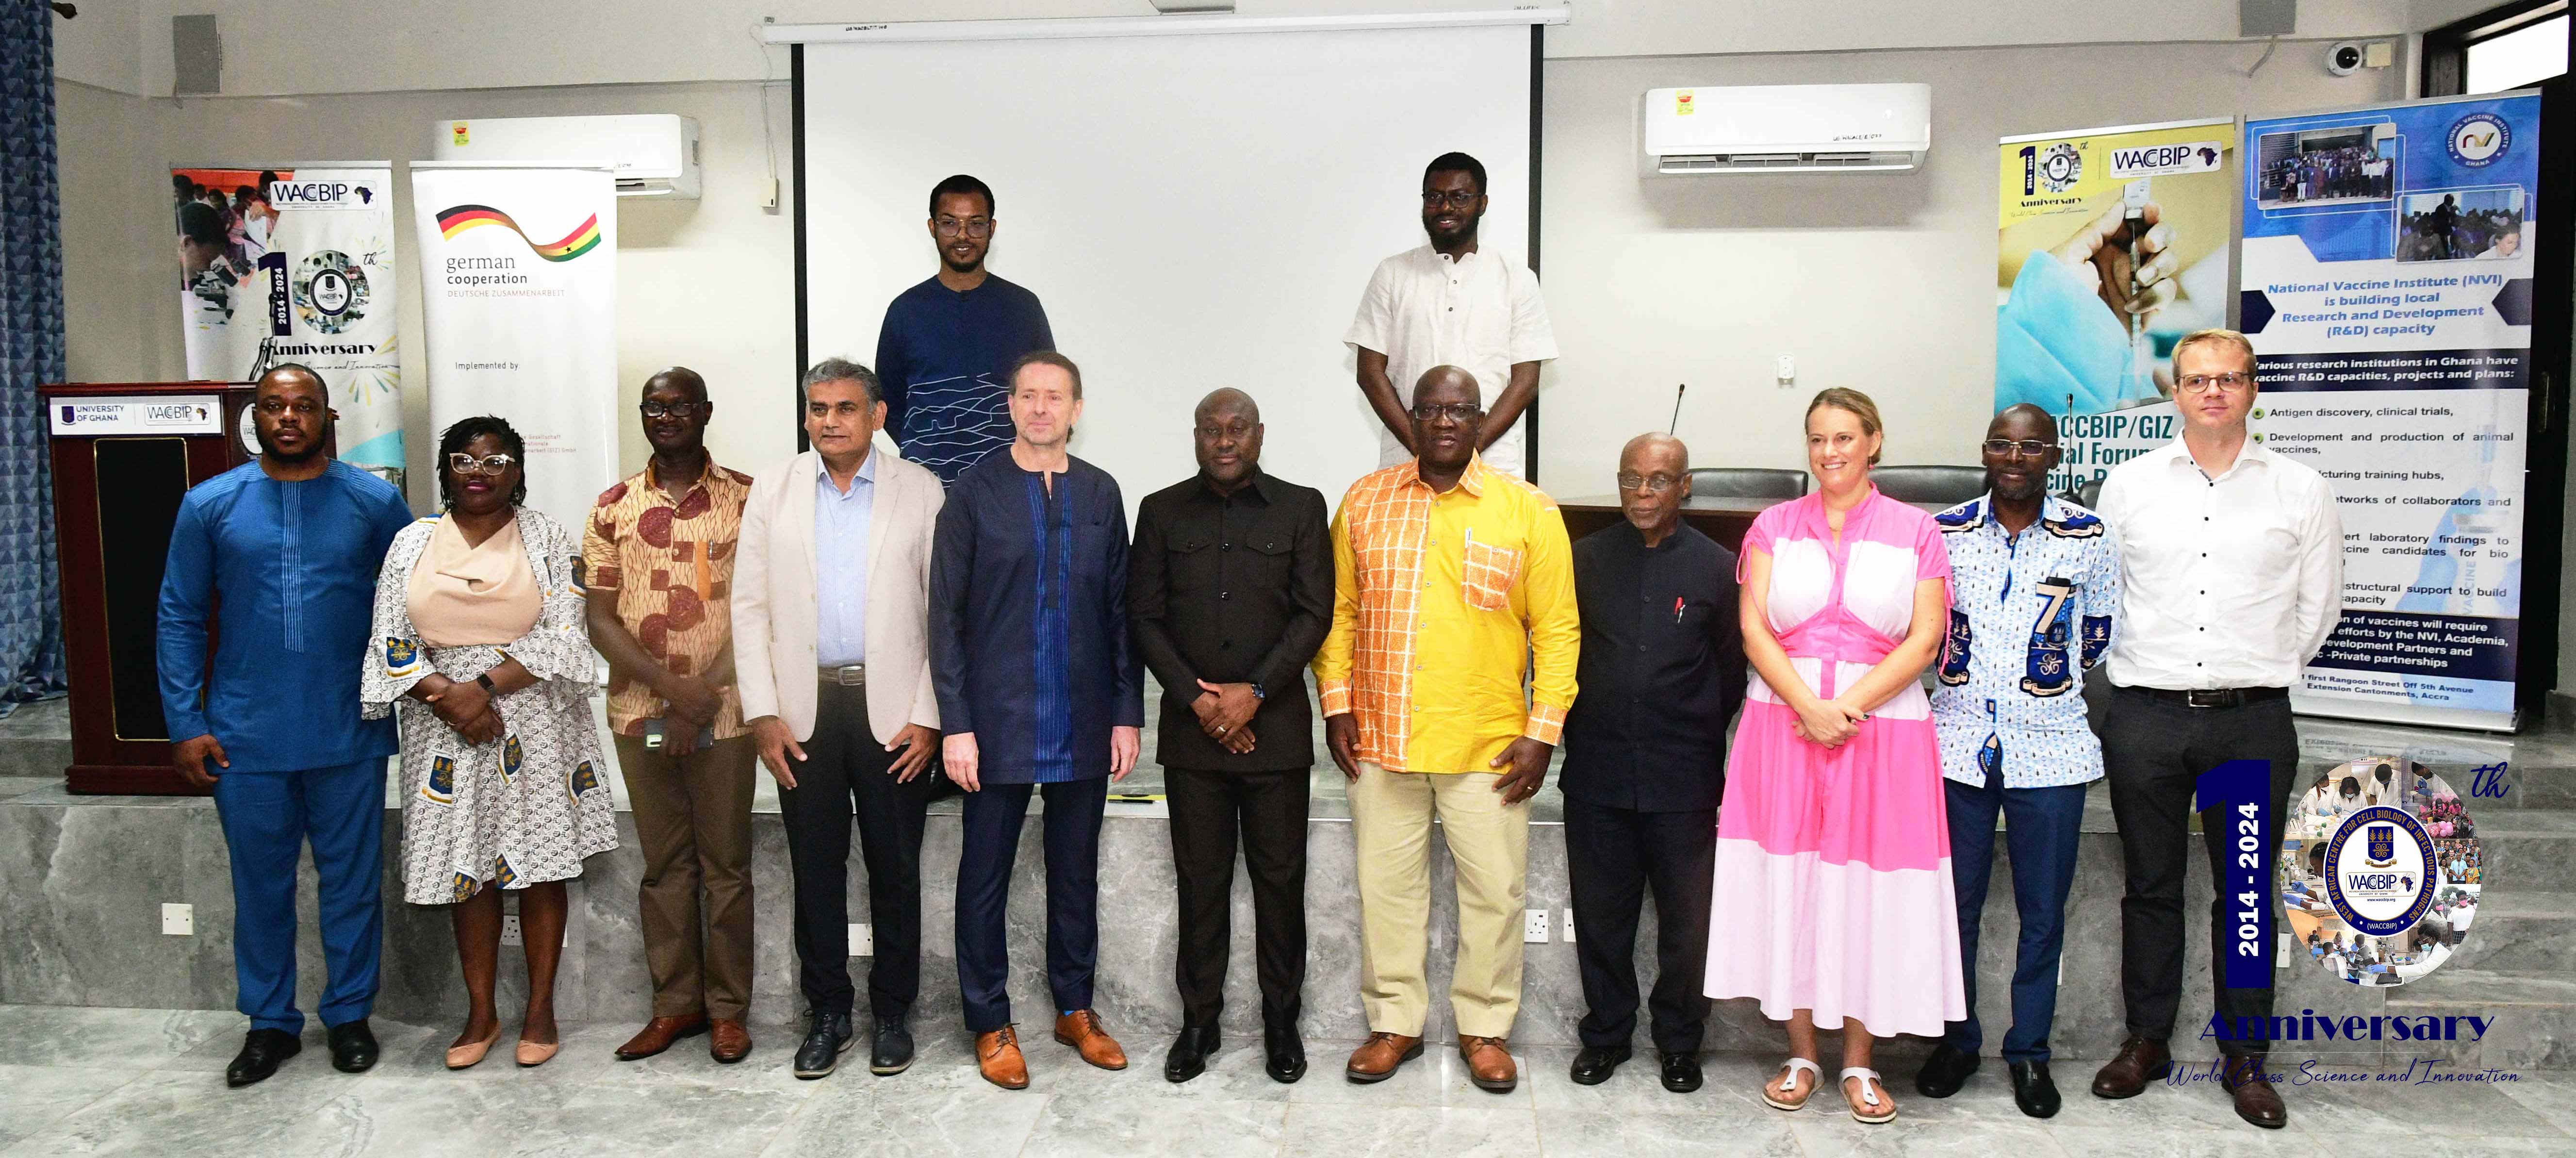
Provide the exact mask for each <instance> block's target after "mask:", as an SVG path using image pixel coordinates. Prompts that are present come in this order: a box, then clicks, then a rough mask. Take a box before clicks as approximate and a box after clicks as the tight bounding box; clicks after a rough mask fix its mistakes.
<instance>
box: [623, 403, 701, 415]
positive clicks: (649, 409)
mask: <svg viewBox="0 0 2576 1158" xmlns="http://www.w3.org/2000/svg"><path fill="white" fill-rule="evenodd" d="M706 408H707V404H706V403H704V402H647V403H645V404H643V405H641V406H638V407H636V408H635V409H636V410H638V411H641V412H642V413H643V415H644V417H646V418H662V417H665V416H667V417H671V418H689V417H692V416H694V415H696V414H697V413H698V412H699V411H702V410H705V409H706Z"/></svg>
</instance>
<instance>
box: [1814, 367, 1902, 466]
mask: <svg viewBox="0 0 2576 1158" xmlns="http://www.w3.org/2000/svg"><path fill="white" fill-rule="evenodd" d="M1826 407H1832V408H1833V409H1836V410H1840V411H1842V412H1843V413H1845V414H1849V415H1851V416H1852V417H1854V418H1857V419H1860V429H1861V433H1863V434H1879V433H1881V432H1882V431H1881V428H1880V426H1879V422H1878V403H1875V402H1872V401H1870V400H1869V395H1867V394H1863V393H1861V392H1860V391H1858V390H1852V389H1848V388H1846V387H1842V386H1828V387H1826V388H1824V389H1822V390H1819V391H1817V392H1816V398H1815V401H1813V402H1809V403H1807V416H1808V417H1810V418H1812V417H1814V416H1815V413H1816V412H1817V411H1819V410H1823V409H1825V408H1826ZM1879 449H1880V450H1885V449H1886V444H1885V443H1884V442H1881V443H1880V445H1879ZM1869 465H1871V466H1877V465H1878V451H1871V452H1870V455H1869Z"/></svg>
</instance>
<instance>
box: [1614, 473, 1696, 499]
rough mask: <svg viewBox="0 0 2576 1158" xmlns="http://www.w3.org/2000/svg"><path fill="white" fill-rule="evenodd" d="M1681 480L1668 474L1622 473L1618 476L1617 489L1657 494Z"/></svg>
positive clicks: (1671, 487) (1669, 488)
mask: <svg viewBox="0 0 2576 1158" xmlns="http://www.w3.org/2000/svg"><path fill="white" fill-rule="evenodd" d="M1681 481H1682V480H1680V479H1677V478H1674V477H1673V476H1671V475H1668V474H1623V475H1620V476H1619V489H1620V490H1623V491H1640V492H1643V493H1645V494H1650V495H1659V494H1662V493H1664V492H1665V491H1668V490H1671V489H1673V486H1674V484H1677V483H1679V482H1681Z"/></svg>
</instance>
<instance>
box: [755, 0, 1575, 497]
mask: <svg viewBox="0 0 2576 1158" xmlns="http://www.w3.org/2000/svg"><path fill="white" fill-rule="evenodd" d="M1569 19H1570V14H1569V13H1568V12H1567V10H1566V9H1563V8H1552V9H1532V10H1522V11H1510V12H1499V13H1497V12H1458V13H1433V14H1424V15H1421V16H1418V17H1415V16H1367V17H1260V18H1250V17H1237V16H1224V15H1206V16H1198V15H1193V16H1174V17H1108V18H1102V19H1098V20H1089V19H1083V20H962V21H924V22H920V23H921V25H922V26H924V27H928V26H941V27H944V28H947V29H949V30H950V34H949V35H944V36H933V35H913V34H906V35H894V34H893V33H892V30H893V29H894V28H897V27H908V26H897V25H773V26H769V27H766V28H763V29H762V30H761V33H762V39H763V40H764V41H765V42H768V43H773V44H776V43H784V44H786V45H787V47H788V50H787V69H788V80H787V106H788V118H787V119H788V129H787V131H788V135H789V138H790V139H789V141H788V158H789V170H790V172H789V177H788V188H789V195H790V199H791V200H792V201H793V202H794V204H793V207H792V209H791V211H790V218H791V221H790V224H789V228H790V230H791V231H792V232H793V233H794V234H795V245H794V262H793V264H794V276H795V278H796V292H795V302H796V365H795V367H794V369H793V371H792V372H791V374H790V378H789V380H790V381H793V382H797V383H799V385H798V386H797V388H796V389H793V390H791V391H789V393H788V399H787V401H788V409H789V421H790V422H791V423H792V424H793V426H794V428H795V432H796V450H797V453H799V454H802V453H804V452H805V451H807V450H811V449H813V443H812V442H811V440H809V439H807V438H806V436H805V403H804V400H803V398H802V397H801V395H802V393H803V386H802V382H803V379H804V376H805V367H807V366H809V365H812V364H813V362H812V358H813V351H812V349H811V346H810V344H809V343H810V339H809V338H808V337H807V317H808V313H807V299H808V290H807V288H806V285H807V282H806V273H807V243H806V222H805V46H806V45H807V44H809V43H825V42H831V41H848V40H901V41H923V40H942V39H946V40H955V39H975V38H997V37H1000V36H1002V35H1004V34H1005V33H1007V32H1012V31H1016V32H1017V33H1018V35H1020V36H1023V37H1027V38H1032V39H1034V38H1038V37H1041V36H1046V35H1056V36H1073V35H1091V36H1107V35H1137V34H1160V35H1170V34H1175V33H1203V32H1247V31H1255V32H1273V31H1276V32H1284V31H1314V30H1320V29H1339V28H1352V29H1357V28H1422V27H1471V26H1478V25H1490V24H1501V23H1513V24H1527V25H1529V38H1530V55H1529V68H1530V73H1529V86H1530V87H1529V192H1528V197H1529V222H1528V231H1529V237H1528V239H1527V240H1526V241H1525V243H1524V250H1523V251H1524V252H1525V253H1526V254H1527V259H1526V260H1527V263H1528V265H1529V270H1530V273H1531V274H1533V275H1537V274H1539V256H1540V255H1539V233H1540V230H1539V222H1540V220H1541V214H1540V209H1541V206H1540V204H1539V194H1540V184H1541V182H1540V179H1539V175H1540V173H1541V172H1542V166H1541V157H1540V147H1541V145H1542V144H1543V143H1544V142H1545V138H1546V133H1545V124H1544V110H1545V108H1546V104H1547V100H1546V81H1547V29H1548V26H1549V25H1552V24H1564V23H1567V21H1568V20H1569ZM1121 21H1141V22H1145V23H1148V24H1152V25H1155V26H1156V27H1154V28H1151V29H1146V28H1143V27H1141V26H1130V27H1128V28H1127V29H1126V31H1123V32H1109V31H1105V30H1101V31H1088V32H1079V33H1076V32H1055V33H1045V32H1040V31H1037V30H1035V27H1034V26H1039V25H1087V26H1099V25H1107V24H1113V23H1116V22H1121ZM1247 21H1251V22H1257V23H1258V24H1259V25H1260V26H1258V27H1250V26H1247V23H1246V22H1247ZM1183 22H1188V23H1189V24H1190V25H1192V26H1191V27H1182V26H1181V25H1182V24H1183ZM986 25H1013V26H1021V27H1020V28H1019V29H1016V30H1013V29H1002V30H996V31H993V32H989V33H982V34H980V35H977V36H968V35H964V34H962V33H964V31H965V30H967V29H969V28H970V27H981V26H986ZM1541 284H1542V285H1543V284H1545V282H1544V278H1542V281H1541ZM1351 387H1352V389H1358V387H1359V384H1358V383H1357V382H1353V383H1352V384H1351ZM1539 402H1540V398H1539V395H1538V394H1532V395H1531V397H1530V403H1529V408H1528V409H1527V410H1526V411H1524V412H1523V413H1522V415H1521V428H1522V433H1521V447H1522V465H1521V477H1522V478H1524V479H1527V480H1529V482H1530V484H1531V485H1533V486H1538V485H1541V484H1540V482H1539V477H1538V462H1539V457H1538V441H1539ZM888 437H892V436H891V435H889V436H888ZM1334 501H1335V502H1336V503H1338V502H1339V501H1340V500H1339V497H1338V496H1335V499H1334Z"/></svg>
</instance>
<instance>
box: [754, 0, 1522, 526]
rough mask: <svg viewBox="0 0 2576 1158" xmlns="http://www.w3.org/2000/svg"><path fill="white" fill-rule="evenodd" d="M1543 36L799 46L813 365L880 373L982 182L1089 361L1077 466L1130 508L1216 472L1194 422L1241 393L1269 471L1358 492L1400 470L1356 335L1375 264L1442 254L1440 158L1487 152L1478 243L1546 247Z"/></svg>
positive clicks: (1406, 33)
mask: <svg viewBox="0 0 2576 1158" xmlns="http://www.w3.org/2000/svg"><path fill="white" fill-rule="evenodd" d="M1171 19H1178V18H1171ZM1025 23H1030V24H1039V23H1046V22H1025ZM1086 23H1090V24H1101V23H1105V22H1100V21H1093V22H1086ZM987 26H988V27H989V23H988V25H987ZM896 27H898V28H900V27H902V26H896ZM1537 37H1538V31H1537V29H1536V28H1534V27H1533V26H1532V25H1531V24H1530V23H1528V22H1519V23H1504V24H1488V25H1484V26H1474V27H1436V28H1393V29H1388V28H1368V29H1355V30H1336V31H1274V32H1206V33H1192V34H1188V35H1113V36H1088V37H1082V38H1070V39H1067V38H1030V39H960V40H904V41H897V42H872V41H858V42H835V43H803V44H800V45H799V46H798V47H797V50H796V70H795V85H796V98H797V99H796V107H797V116H796V177H797V187H798V191H797V197H796V204H797V209H798V216H799V217H800V218H801V220H800V222H799V223H798V241H799V254H798V261H797V265H796V269H797V277H798V279H799V285H798V301H799V304H800V312H801V317H800V319H799V322H800V325H799V337H800V342H801V348H800V349H799V351H798V364H799V365H805V364H809V363H810V362H811V361H813V360H814V359H818V358H821V357H825V356H828V355H834V354H839V355H845V356H848V357H852V358H855V359H857V360H858V361H860V362H863V363H864V362H870V361H872V359H873V355H874V353H875V350H876V342H877V330H878V327H879V325H880V324H881V322H882V321H883V319H884V316H885V309H886V304H887V302H888V301H889V300H891V299H892V298H893V297H894V296H895V295H896V294H897V293H899V292H901V291H902V290H904V289H905V288H907V287H909V286H911V285H913V284H915V283H917V282H920V281H921V280H923V279H924V278H927V277H930V276H931V275H932V274H934V273H935V272H937V269H938V264H937V263H938V257H937V253H936V251H935V249H934V246H933V244H932V239H931V237H930V235H929V231H928V229H927V227H926V224H925V223H926V221H927V220H928V217H929V214H928V208H929V206H928V200H929V193H930V188H931V186H933V185H934V184H937V183H938V182H939V180H940V179H941V178H943V177H946V176H948V175H949V174H951V173H970V174H973V175H975V176H977V177H980V178H982V179H983V180H984V181H985V182H987V183H988V184H990V185H991V186H992V188H993V191H994V200H995V202H996V205H995V206H994V209H995V222H996V226H995V231H994V236H993V242H992V249H991V253H990V256H989V257H988V259H987V267H988V268H989V269H990V270H992V271H993V272H994V273H996V274H998V275H1000V276H1002V277H1005V278H1008V279H1010V280H1011V281H1014V282H1017V283H1019V284H1020V285H1023V286H1026V287H1028V288H1029V289H1031V290H1033V291H1034V292H1036V294H1037V295H1038V296H1039V298H1040V299H1041V300H1042V301H1043V302H1044V303H1045V306H1046V311H1047V315H1048V320H1049V322H1050V324H1051V327H1052V329H1053V331H1054V334H1055V339H1056V345H1057V347H1058V348H1059V349H1060V350H1061V351H1062V352H1064V353H1065V354H1066V355H1068V356H1070V357H1071V358H1073V359H1074V360H1075V361H1076V362H1078V363H1080V364H1081V366H1082V368H1083V383H1084V392H1085V397H1086V407H1085V411H1084V414H1083V416H1082V420H1081V422H1080V424H1079V426H1078V428H1077V431H1076V434H1075V437H1074V442H1073V453H1074V454H1076V455H1078V456H1080V457H1082V458H1084V459H1086V460H1089V461H1090V462H1093V463H1095V464H1097V465H1099V466H1100V467H1102V468H1104V469H1106V470H1108V471H1109V472H1111V473H1112V474H1113V475H1114V476H1115V477H1116V478H1117V479H1118V482H1119V485H1120V487H1121V489H1122V490H1123V492H1124V494H1125V497H1126V500H1127V507H1128V511H1129V513H1130V515H1131V517H1132V515H1133V513H1134V510H1135V506H1136V504H1137V502H1138V501H1139V500H1140V499H1142V498H1143V497H1144V496H1145V495H1146V494H1149V493H1151V492H1153V491H1154V490H1157V489H1159V488H1161V487H1164V486H1168V485H1170V484H1172V483H1174V482H1178V481H1180V480H1182V479H1184V478H1187V477H1189V476H1190V475H1191V474H1192V473H1193V472H1194V471H1195V470H1196V469H1197V465H1196V462H1195V460H1194V459H1193V457H1192V454H1191V443H1190V433H1189V432H1190V424H1191V419H1190V414H1191V410H1192V408H1193V406H1194V405H1195V404H1196V402H1197V400H1198V399H1199V398H1200V397H1201V396H1202V395H1204V394H1206V393H1207V392H1208V391H1209V390H1212V389H1214V388H1216V387H1219V386H1235V387H1239V388H1241V389H1243V390H1246V391H1249V392H1250V393H1251V394H1252V395H1253V396H1254V398H1255V399H1257V400H1258V401H1259V402H1260V405H1261V410H1262V418H1263V421H1264V422H1265V424H1266V426H1267V439H1266V447H1265V451H1264V455H1263V460H1262V462H1263V466H1264V467H1265V468H1266V469H1267V470H1269V471H1270V472H1271V473H1272V474H1274V475H1277V476H1279V477H1281V478H1285V479H1288V480H1290V481H1293V482H1298V483H1303V484H1305V485H1307V486H1312V487H1316V488H1318V489H1320V490H1322V491H1323V492H1324V493H1325V495H1326V498H1327V501H1328V502H1335V503H1337V502H1338V501H1339V500H1340V497H1341V494H1342V492H1343V490H1344V489H1345V488H1347V487H1348V486H1349V484H1350V483H1351V481H1352V480H1353V479H1356V478H1358V477H1359V476H1360V475H1362V474H1365V473H1367V472H1368V471H1370V470H1373V469H1375V468H1376V465H1377V431H1378V424H1377V419H1376V417H1375V415H1374V414H1373V413H1372V412H1371V411H1370V410H1369V408H1368V405H1367V403H1366V402H1365V400H1364V399H1363V398H1362V397H1361V395H1360V392H1359V389H1358V387H1357V386H1356V385H1355V383H1354V377H1353V376H1354V373H1355V367H1356V363H1355V361H1354V356H1353V354H1352V353H1351V351H1350V349H1349V348H1348V347H1346V346H1344V345H1343V343H1342V335H1343V334H1344V333H1345V332H1346V331H1347V330H1348V328H1349V327H1350V324H1351V317H1352V314H1353V311H1354V310H1355V309H1356V308H1357V306H1358V304H1359V300H1360V293H1361V290H1362V289H1363V287H1365V285H1366V284H1367V281H1368V277H1369V273H1370V271H1371V270H1372V269H1374V268H1375V267H1376V265H1377V263H1378V261H1379V260H1380V259H1382V258H1385V257H1386V256H1388V255H1390V254H1393V253H1396V252H1398V251H1400V250H1404V249H1407V248H1411V247H1413V246H1418V245H1421V244H1423V242H1424V237H1423V232H1422V225H1421V212H1420V191H1421V185H1420V182H1421V179H1422V170H1423V166H1424V165H1425V164H1426V163H1427V162H1429V161H1430V160H1431V158H1433V157H1435V156H1437V155H1439V154H1441V153H1443V152H1447V151H1450V150H1453V149H1454V150H1460V151H1464V152H1467V153H1469V154H1472V155H1474V156H1475V157H1476V158H1477V159H1478V160H1480V161H1482V162H1484V164H1485V166H1486V170H1487V173H1488V182H1487V188H1488V193H1489V195H1490V197H1491V206H1490V208H1489V209H1488V211H1487V213H1486V216H1485V219H1484V222H1483V225H1482V229H1481V231H1480V236H1481V244H1482V245H1483V246H1485V247H1488V248H1491V249H1494V250H1497V251H1502V252H1508V253H1511V254H1513V255H1516V256H1519V257H1521V258H1523V259H1524V260H1528V259H1531V258H1534V257H1535V256H1536V255H1535V254H1533V253H1531V248H1532V245H1533V242H1534V239H1535V236H1536V232H1535V225H1536V214H1535V206H1534V205H1532V203H1531V202H1532V198H1533V197H1534V196H1535V190H1536V182H1535V180H1534V176H1535V173H1534V163H1535V158H1534V157H1533V156H1532V152H1533V149H1534V147H1535V146H1534V142H1535V140H1536V133H1535V131H1534V128H1535V122H1534V107H1533V106H1534V101H1535V98H1536V95H1537V94H1536V93H1535V92H1534V85H1535V81H1534V77H1535V69H1534V67H1533V66H1534V64H1535V62H1536V60H1537V53H1536V51H1535V46H1536V42H1537ZM1533 264H1535V262H1533ZM1404 385H1407V386H1409V384H1404ZM1489 397H1490V395H1489ZM1524 423H1525V425H1524V427H1523V429H1524V431H1528V432H1533V436H1531V437H1529V439H1528V441H1529V442H1530V448H1529V456H1530V458H1531V459H1532V460H1533V461H1534V460H1535V456H1536V450H1537V448H1536V439H1535V437H1534V428H1535V422H1534V416H1533V417H1532V418H1525V419H1524ZM800 444H801V443H800ZM879 445H880V446H881V447H882V446H887V445H889V443H888V441H887V440H886V439H883V438H881V439H880V440H879Z"/></svg>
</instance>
